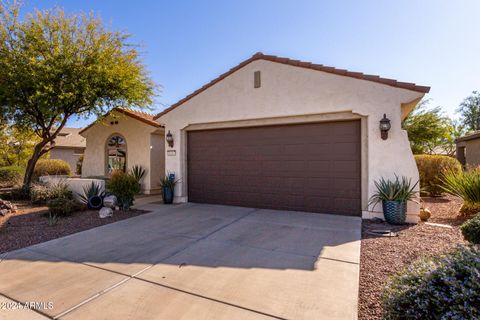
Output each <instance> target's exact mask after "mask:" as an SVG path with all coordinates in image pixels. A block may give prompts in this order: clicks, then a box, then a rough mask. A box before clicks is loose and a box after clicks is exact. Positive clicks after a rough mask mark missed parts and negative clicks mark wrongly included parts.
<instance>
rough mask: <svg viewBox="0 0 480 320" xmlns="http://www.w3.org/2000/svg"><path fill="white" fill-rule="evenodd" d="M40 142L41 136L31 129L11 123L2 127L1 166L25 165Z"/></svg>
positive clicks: (0, 143) (0, 133)
mask: <svg viewBox="0 0 480 320" xmlns="http://www.w3.org/2000/svg"><path fill="white" fill-rule="evenodd" d="M39 142H40V139H39V137H38V136H37V135H36V134H35V133H34V132H33V131H32V130H31V129H27V130H25V129H20V128H17V127H15V126H11V125H5V126H4V127H2V128H0V145H1V146H2V148H0V166H11V165H16V166H20V167H25V166H26V164H27V162H28V160H29V159H30V158H31V157H32V155H33V150H34V148H35V145H36V144H37V143H39Z"/></svg>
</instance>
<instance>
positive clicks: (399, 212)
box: [368, 175, 418, 224]
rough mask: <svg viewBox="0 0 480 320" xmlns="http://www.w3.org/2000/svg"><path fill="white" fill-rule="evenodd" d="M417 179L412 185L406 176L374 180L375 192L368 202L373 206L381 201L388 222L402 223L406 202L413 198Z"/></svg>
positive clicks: (404, 216)
mask: <svg viewBox="0 0 480 320" xmlns="http://www.w3.org/2000/svg"><path fill="white" fill-rule="evenodd" d="M417 184H418V181H417V182H416V183H415V184H413V185H412V180H411V179H408V178H407V177H401V178H399V177H398V176H397V175H395V180H385V179H384V178H381V179H380V180H379V181H375V187H376V188H377V192H375V193H374V194H373V195H372V196H371V197H370V200H369V202H368V204H369V205H373V206H375V205H376V204H377V203H379V202H382V207H383V215H384V217H385V220H386V221H387V222H388V223H390V224H404V223H405V220H406V218H407V216H406V213H407V202H408V201H413V202H417V201H416V200H414V198H415V196H416V194H417V191H414V189H415V187H416V186H417Z"/></svg>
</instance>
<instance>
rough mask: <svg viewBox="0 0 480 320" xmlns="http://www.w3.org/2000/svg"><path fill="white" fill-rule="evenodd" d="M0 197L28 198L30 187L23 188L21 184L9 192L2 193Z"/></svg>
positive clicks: (8, 198) (12, 198)
mask: <svg viewBox="0 0 480 320" xmlns="http://www.w3.org/2000/svg"><path fill="white" fill-rule="evenodd" d="M1 198H2V199H4V200H12V201H13V200H16V201H19V200H30V189H28V188H24V187H23V186H20V187H15V188H13V189H12V190H11V191H10V192H8V193H6V194H2V197H1Z"/></svg>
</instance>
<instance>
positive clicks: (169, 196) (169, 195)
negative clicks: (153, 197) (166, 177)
mask: <svg viewBox="0 0 480 320" xmlns="http://www.w3.org/2000/svg"><path fill="white" fill-rule="evenodd" d="M162 196H163V203H165V204H172V203H173V189H171V188H168V187H163V188H162Z"/></svg>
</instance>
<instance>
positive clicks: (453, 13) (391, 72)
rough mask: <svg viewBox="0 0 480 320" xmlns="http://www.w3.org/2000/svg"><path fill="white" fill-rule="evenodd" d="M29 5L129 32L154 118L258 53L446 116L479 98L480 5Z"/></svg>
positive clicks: (120, 1) (408, 1) (241, 1)
mask: <svg viewBox="0 0 480 320" xmlns="http://www.w3.org/2000/svg"><path fill="white" fill-rule="evenodd" d="M25 2H26V4H25V7H24V10H25V11H31V10H33V8H38V9H44V8H50V7H52V6H55V5H57V6H59V7H62V8H64V9H65V10H66V11H67V12H79V11H84V12H85V11H86V12H89V11H94V12H96V13H98V14H100V16H101V17H102V19H103V21H104V22H105V23H107V24H108V25H110V26H111V28H112V29H115V30H123V31H127V32H129V33H131V34H132V35H133V36H132V38H131V40H130V41H131V42H133V43H135V44H140V45H142V48H141V51H142V52H143V58H144V61H145V64H146V65H147V68H148V70H149V71H150V73H151V76H152V78H153V79H154V81H155V82H156V83H158V84H159V85H161V86H162V93H161V96H159V97H157V99H156V100H157V103H156V104H155V106H154V108H155V111H161V110H162V109H164V108H165V107H166V106H168V105H170V104H172V103H175V102H176V101H177V100H179V99H181V98H183V97H184V96H185V95H187V94H189V93H191V92H192V91H194V90H195V89H197V88H198V87H200V86H202V85H203V84H205V83H206V82H208V81H210V80H212V79H213V78H215V77H216V76H218V75H219V74H221V73H223V72H225V71H226V70H228V69H230V68H231V67H233V66H235V65H236V64H238V63H240V62H241V61H243V60H244V59H247V58H249V57H250V56H251V55H252V54H254V53H255V52H257V51H262V52H263V53H266V54H274V55H279V56H285V57H290V58H294V59H300V60H305V61H311V62H315V63H321V64H325V65H330V66H334V67H338V68H346V69H349V70H352V71H360V72H364V73H371V74H378V75H381V76H383V77H389V78H393V79H397V80H400V81H407V82H415V83H417V84H420V85H428V86H431V87H432V89H431V92H430V94H429V95H428V97H430V98H431V99H432V106H437V105H440V106H442V107H443V108H444V110H445V112H446V113H447V114H448V115H450V116H451V117H456V116H457V115H456V114H455V109H456V108H457V107H458V105H459V103H460V102H461V101H462V100H463V98H465V97H466V96H467V95H469V94H470V93H471V92H472V91H473V90H480V59H479V57H480V56H479V53H480V40H479V38H480V25H479V22H478V21H479V20H478V12H480V1H477V0H470V1H468V0H460V1H446V0H445V1H443V0H421V1H419V0H402V1H387V0H378V1H371V0H362V1H358V0H355V1H354V0H352V1H320V0H317V1H301V0H297V1H281V0H277V1H274V0H256V1H253V0H237V1H233V0H223V1H220V0H212V1H193V0H192V1H184V0H180V1H153V0H152V1H143V0H136V1H124V0H116V1H113V0H101V1H100V0H96V1H95V0H65V1H61V0H56V1H49V0H47V1H46V0H42V1H39V0H30V1H29V0H26V1H25ZM91 120H93V119H87V120H80V121H71V122H70V123H69V125H70V126H76V127H81V126H83V125H85V124H86V123H88V122H90V121H91Z"/></svg>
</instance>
